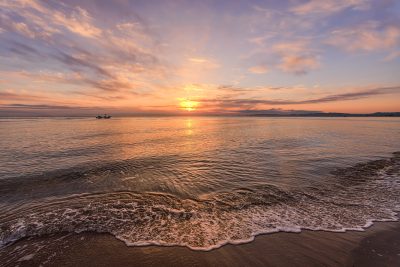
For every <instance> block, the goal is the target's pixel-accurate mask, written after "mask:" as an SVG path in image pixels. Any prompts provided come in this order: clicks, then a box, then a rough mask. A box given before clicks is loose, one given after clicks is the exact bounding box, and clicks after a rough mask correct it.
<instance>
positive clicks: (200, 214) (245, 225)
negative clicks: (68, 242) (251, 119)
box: [0, 152, 400, 250]
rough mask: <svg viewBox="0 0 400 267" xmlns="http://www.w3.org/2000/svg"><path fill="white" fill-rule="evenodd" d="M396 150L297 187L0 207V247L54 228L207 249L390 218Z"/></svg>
mask: <svg viewBox="0 0 400 267" xmlns="http://www.w3.org/2000/svg"><path fill="white" fill-rule="evenodd" d="M399 174H400V152H396V153H394V154H393V157H391V158H388V159H383V160H376V161H370V162H366V163H360V164H357V165H355V166H353V167H350V168H344V169H339V170H337V171H335V172H334V173H333V175H334V176H333V177H334V181H335V182H334V183H325V184H323V185H321V186H308V187H305V188H301V189H298V190H293V189H292V190H290V189H283V188H279V187H278V186H274V185H257V186H252V187H251V188H238V189H236V190H232V191H223V190H221V191H218V192H213V193H209V194H203V195H201V197H196V198H183V197H177V196H174V195H170V194H164V193H136V192H131V191H119V192H110V193H86V194H75V195H70V196H68V197H57V198H55V197H53V198H52V197H47V198H45V199H38V200H34V201H30V202H29V203H22V204H19V205H14V206H13V205H3V206H1V207H0V214H1V215H0V224H1V228H0V229H1V232H0V246H4V245H7V244H10V243H12V242H14V241H16V240H19V239H21V238H24V237H28V236H40V235H46V234H51V233H58V232H83V231H94V232H100V233H110V234H112V235H114V236H115V237H116V238H118V239H120V240H123V241H124V242H125V243H126V244H127V245H130V246H141V245H149V244H155V245H165V246H172V245H179V246H187V247H189V248H191V249H195V250H210V249H214V248H218V247H220V246H222V245H224V244H227V243H231V244H237V243H243V242H248V241H251V240H253V238H254V237H255V236H256V235H258V234H261V233H273V232H278V231H285V232H299V231H301V230H302V229H309V230H325V231H337V232H342V231H346V230H358V231H362V230H364V229H365V228H366V227H368V226H370V225H371V224H372V222H373V221H391V220H397V217H396V211H397V210H398V209H399V207H400V205H399V204H400V176H399Z"/></svg>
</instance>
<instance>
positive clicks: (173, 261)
mask: <svg viewBox="0 0 400 267" xmlns="http://www.w3.org/2000/svg"><path fill="white" fill-rule="evenodd" d="M0 266H85V267H88V266H374V267H376V266H400V223H399V222H387V223H375V224H374V225H373V226H372V227H370V228H369V229H368V230H367V231H365V232H355V231H350V232H346V233H332V232H323V231H303V232H302V233H298V234H297V233H275V234H266V235H260V236H258V237H257V238H256V239H255V240H254V241H253V242H251V243H247V244H242V245H226V246H223V247H222V248H219V249H215V250H212V251H208V252H204V251H193V250H190V249H188V248H185V247H158V246H147V247H127V246H126V245H125V243H123V242H121V241H119V240H117V239H115V238H114V237H113V236H111V235H108V234H96V233H81V234H66V235H54V236H47V237H39V238H28V239H24V240H21V241H19V242H16V243H14V244H13V245H11V246H8V247H6V248H4V249H2V250H1V251H0Z"/></svg>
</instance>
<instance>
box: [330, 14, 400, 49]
mask: <svg viewBox="0 0 400 267" xmlns="http://www.w3.org/2000/svg"><path fill="white" fill-rule="evenodd" d="M327 43H328V44H330V45H334V46H337V47H339V48H342V49H344V50H347V51H349V52H352V51H359V50H361V51H377V50H378V51H382V50H388V49H392V48H398V47H399V46H400V27H399V26H397V25H381V24H380V23H379V22H377V21H368V22H365V23H363V24H361V25H357V26H353V27H350V28H343V29H336V30H334V31H332V32H331V36H330V37H329V38H328V40H327Z"/></svg>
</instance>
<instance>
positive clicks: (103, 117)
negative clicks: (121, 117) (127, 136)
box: [96, 114, 111, 119]
mask: <svg viewBox="0 0 400 267" xmlns="http://www.w3.org/2000/svg"><path fill="white" fill-rule="evenodd" d="M96 119H111V116H110V115H107V114H104V116H101V115H97V116H96Z"/></svg>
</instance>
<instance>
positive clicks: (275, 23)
mask: <svg viewBox="0 0 400 267" xmlns="http://www.w3.org/2000/svg"><path fill="white" fill-rule="evenodd" d="M0 15H1V20H0V57H1V60H0V62H1V63H0V116H13V115H29V114H33V115H34V114H40V115H46V114H47V115H54V114H56V115H60V116H62V115H66V116H68V115H91V114H96V113H102V112H106V111H107V112H111V113H113V114H155V113H157V114H172V113H190V114H210V113H213V114H226V113H229V114H232V113H238V114H240V113H242V112H247V111H249V110H262V111H267V110H273V112H276V111H277V110H282V111H284V110H295V111H304V112H309V111H323V112H347V113H372V112H378V111H383V112H384V111H387V112H394V111H400V104H399V103H400V76H399V73H400V72H399V70H400V26H399V25H400V3H399V2H398V1H390V0H389V1H378V0H353V1H347V0H335V1H334V0H326V1H318V0H294V1H266V2H265V3H262V2H259V1H244V0H243V1H241V0H237V1H198V2H193V1H150V2H147V1H145V2H143V1H120V2H113V3H111V2H110V1H105V0H100V1H96V2H94V1H77V0H70V1H65V2H60V1H52V0H50V1H39V0H31V1H24V0H12V1H11V0H5V1H1V2H0Z"/></svg>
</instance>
